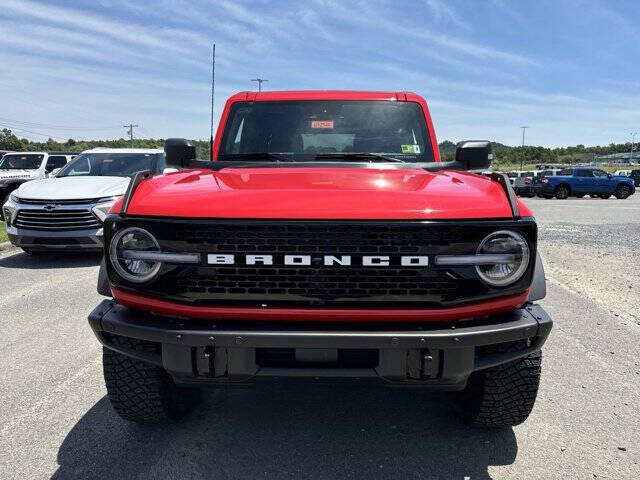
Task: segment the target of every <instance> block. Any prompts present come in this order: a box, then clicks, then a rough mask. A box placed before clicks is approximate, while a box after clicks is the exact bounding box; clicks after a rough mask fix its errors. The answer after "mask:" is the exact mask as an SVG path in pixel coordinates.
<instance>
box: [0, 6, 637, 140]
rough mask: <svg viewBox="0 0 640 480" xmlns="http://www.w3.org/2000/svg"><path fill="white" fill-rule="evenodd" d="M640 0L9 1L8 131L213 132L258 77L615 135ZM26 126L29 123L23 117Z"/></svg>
mask: <svg viewBox="0 0 640 480" xmlns="http://www.w3.org/2000/svg"><path fill="white" fill-rule="evenodd" d="M639 18H640V2H637V1H628V2H625V1H578V0H566V1H562V2H558V1H544V0H542V1H535V2H531V1H515V0H514V1H508V0H486V1H480V0H477V1H445V0H412V1H388V2H381V1H377V0H366V1H357V0H354V1H349V0H306V1H300V2H293V1H266V0H254V1H240V0H210V1H204V0H200V1H199V0H191V1H182V0H157V1H153V2H151V1H149V2H145V1H142V0H138V1H135V0H95V1H90V2H86V3H83V2H78V1H56V2H52V1H50V2H37V1H33V0H2V8H0V65H2V67H1V69H2V80H0V128H2V127H6V126H8V127H13V129H14V131H15V132H16V133H17V134H18V135H19V136H26V137H28V138H32V139H42V138H43V135H44V136H52V137H54V138H57V139H67V138H69V137H74V138H85V139H93V138H119V137H122V136H124V134H125V129H124V128H123V127H122V125H124V124H125V123H129V122H130V121H131V122H134V123H137V124H139V125H140V126H141V128H139V129H137V130H136V135H138V136H142V137H150V136H153V137H169V136H174V137H175V136H182V137H189V138H208V130H209V105H210V103H209V102H210V100H209V88H210V87H209V82H210V75H211V73H210V51H211V44H212V43H213V42H215V43H216V44H217V62H216V102H215V118H216V122H217V119H218V117H219V114H220V111H221V109H222V106H223V104H224V100H225V99H226V97H228V96H229V95H230V94H232V93H234V92H236V91H243V90H251V89H255V88H256V87H255V84H252V83H251V82H250V81H249V80H250V79H251V78H255V77H256V75H260V76H262V77H264V78H267V79H269V82H268V83H267V84H266V85H265V89H273V90H286V89H364V90H393V91H397V90H408V91H414V92H417V93H419V94H421V95H423V96H424V97H425V98H426V99H427V101H428V102H429V105H430V108H431V112H432V116H433V119H434V122H435V126H436V131H437V134H438V139H439V140H440V141H442V140H445V139H449V140H453V141H457V140H461V139H465V138H487V139H490V140H495V141H499V142H502V143H506V144H509V145H515V144H519V143H520V141H521V130H520V129H519V127H520V126H521V125H528V126H529V127H530V128H529V129H528V130H527V136H526V143H527V144H534V145H544V146H562V145H574V144H578V143H582V144H585V145H596V144H609V143H611V142H616V143H621V142H626V141H629V140H630V135H629V133H630V132H631V131H640V108H639V107H640V58H639V54H640V47H639V45H640V23H638V21H637V20H638V19H639ZM19 129H20V130H19Z"/></svg>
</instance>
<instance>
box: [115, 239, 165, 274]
mask: <svg viewBox="0 0 640 480" xmlns="http://www.w3.org/2000/svg"><path fill="white" fill-rule="evenodd" d="M135 252H160V245H158V242H157V241H156V239H155V238H154V237H153V235H151V234H150V233H149V232H147V231H146V230H144V229H142V228H137V227H131V228H125V229H124V230H122V231H120V232H117V233H116V234H115V235H114V236H113V238H112V239H111V245H110V246H109V258H110V259H111V264H112V265H113V268H115V269H116V271H117V272H118V274H119V275H120V276H121V277H122V278H124V279H125V280H128V281H130V282H134V283H144V282H148V281H149V280H151V279H152V278H153V277H155V276H156V275H157V274H158V271H159V270H160V267H161V265H162V263H161V262H154V261H149V260H143V259H136V258H135V256H136V255H135Z"/></svg>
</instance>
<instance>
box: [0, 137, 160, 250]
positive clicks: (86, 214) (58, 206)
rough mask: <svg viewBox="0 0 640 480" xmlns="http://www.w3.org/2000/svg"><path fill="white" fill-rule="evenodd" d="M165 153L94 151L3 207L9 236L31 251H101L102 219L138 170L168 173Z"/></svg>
mask: <svg viewBox="0 0 640 480" xmlns="http://www.w3.org/2000/svg"><path fill="white" fill-rule="evenodd" d="M164 166H165V160H164V151H163V150H161V149H143V148H94V149H91V150H87V151H85V152H82V153H81V154H80V155H78V156H77V157H75V158H74V159H73V161H71V162H70V163H69V164H67V165H66V166H65V167H63V168H62V169H61V170H60V171H59V172H58V173H57V175H56V176H55V177H54V178H46V179H43V180H37V181H33V182H27V183H24V184H22V185H20V187H19V188H18V189H17V190H15V191H14V192H13V193H12V194H11V196H10V198H9V200H8V201H7V203H5V204H4V206H3V208H2V209H3V211H4V216H5V221H6V222H7V234H8V236H9V240H10V241H11V243H13V244H14V245H17V246H19V247H21V248H22V249H23V250H24V251H25V252H27V253H37V252H41V251H45V250H49V251H51V250H58V251H59V250H101V249H102V221H103V220H104V218H105V217H106V214H107V212H108V211H109V209H110V208H111V206H112V205H113V204H114V203H115V202H116V200H118V199H119V198H120V197H121V196H122V195H124V193H125V191H126V190H127V187H128V185H129V181H130V180H131V177H133V175H135V174H136V173H137V172H139V171H143V170H149V171H151V173H152V174H158V173H162V172H163V171H164Z"/></svg>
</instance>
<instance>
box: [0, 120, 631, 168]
mask: <svg viewBox="0 0 640 480" xmlns="http://www.w3.org/2000/svg"><path fill="white" fill-rule="evenodd" d="M193 142H194V144H195V146H196V150H197V152H198V153H197V154H198V158H200V159H208V158H209V141H208V140H194V141H193ZM163 145H164V139H162V138H134V139H133V143H132V142H131V141H129V140H127V139H124V138H119V139H117V140H74V139H72V138H70V139H69V140H67V141H66V142H58V141H55V140H54V139H52V138H49V139H48V140H47V141H46V142H34V141H32V140H29V139H27V138H18V137H17V136H16V135H15V134H14V133H13V132H12V131H11V130H9V129H7V128H4V129H2V130H0V150H13V151H18V152H26V151H40V150H45V151H52V150H64V151H71V152H82V151H84V150H88V149H90V148H94V147H109V148H127V147H132V146H133V147H135V148H156V147H159V148H162V146H163ZM439 147H440V153H441V155H442V158H443V160H453V158H454V155H455V150H456V144H455V143H454V142H452V141H450V140H445V141H443V142H441V143H440V144H439ZM636 150H637V148H636ZM629 151H631V143H629V142H627V143H619V144H614V143H611V144H609V145H606V146H600V145H597V146H592V147H585V146H584V145H576V146H574V147H557V148H546V147H536V146H524V147H510V146H509V145H503V144H502V143H497V142H494V143H493V154H494V162H493V164H494V167H497V168H504V167H505V166H510V165H513V166H515V165H519V164H520V161H521V160H524V163H525V164H532V163H545V162H561V163H571V162H583V161H587V160H592V159H593V158H595V156H596V155H609V154H612V153H625V152H629Z"/></svg>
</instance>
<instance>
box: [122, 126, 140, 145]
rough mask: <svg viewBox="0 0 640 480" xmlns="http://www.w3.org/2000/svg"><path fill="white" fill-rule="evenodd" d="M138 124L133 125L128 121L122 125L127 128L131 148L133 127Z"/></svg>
mask: <svg viewBox="0 0 640 480" xmlns="http://www.w3.org/2000/svg"><path fill="white" fill-rule="evenodd" d="M138 126H139V125H134V124H133V123H130V124H129V125H123V127H124V128H126V129H127V130H129V140H131V148H133V129H134V128H138Z"/></svg>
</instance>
